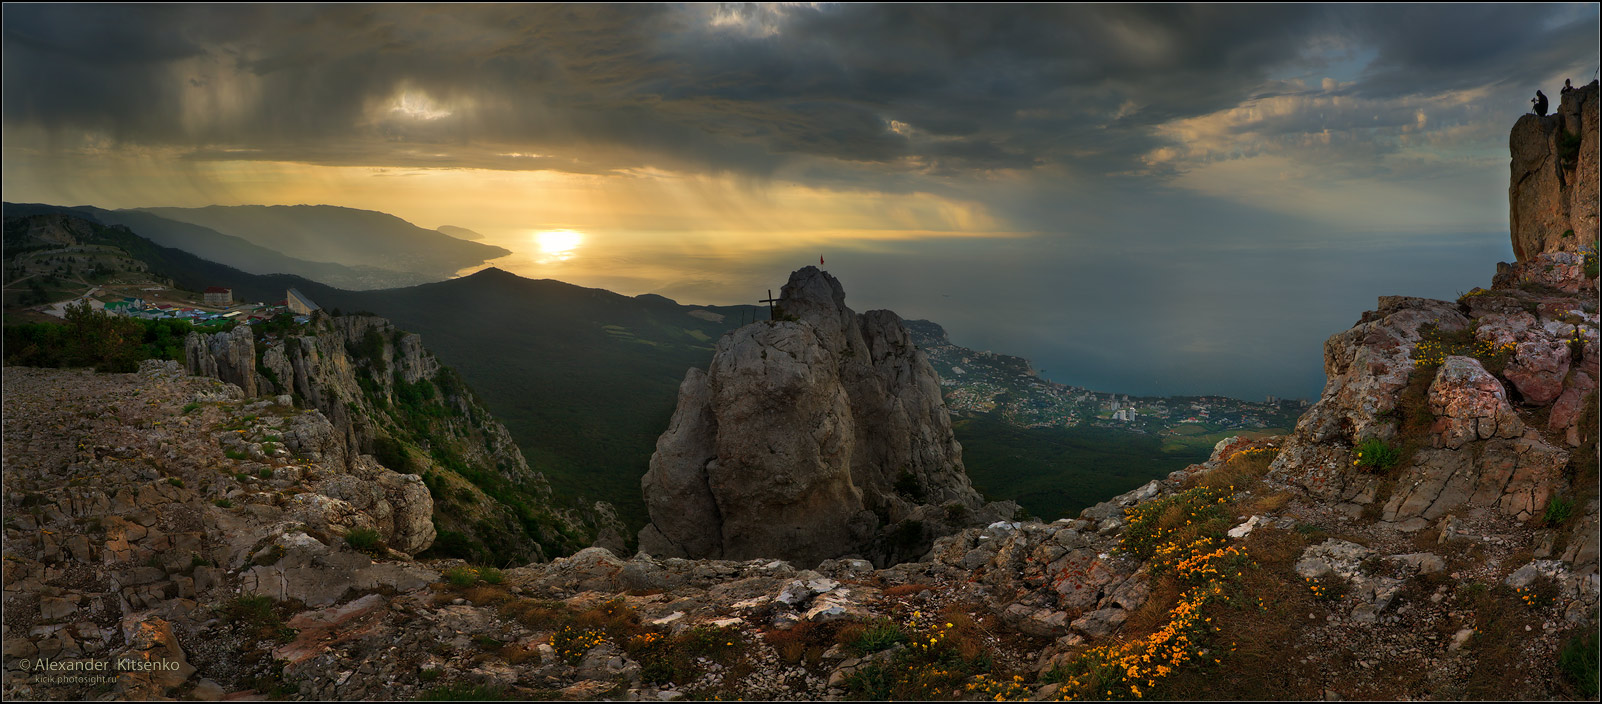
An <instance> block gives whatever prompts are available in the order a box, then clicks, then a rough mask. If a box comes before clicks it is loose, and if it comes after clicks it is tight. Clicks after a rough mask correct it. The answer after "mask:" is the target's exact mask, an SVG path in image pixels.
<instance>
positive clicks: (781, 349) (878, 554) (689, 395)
mask: <svg viewBox="0 0 1602 704" xmlns="http://www.w3.org/2000/svg"><path fill="white" fill-rule="evenodd" d="M778 310H779V311H781V312H780V314H779V315H777V316H776V319H775V320H772V321H764V322H760V323H755V324H752V325H747V326H744V327H742V328H739V329H737V330H735V331H732V332H730V333H729V334H727V335H725V336H724V337H723V339H721V340H719V341H718V345H717V350H716V351H715V352H714V354H713V358H712V363H711V365H710V367H709V369H708V370H707V371H706V372H702V371H701V370H699V369H692V370H690V372H689V373H688V374H687V375H686V376H685V379H684V382H683V384H681V385H680V387H679V404H678V408H677V410H676V411H675V412H674V415H673V419H672V422H671V423H670V425H669V428H668V430H667V432H665V433H663V434H662V436H661V438H660V439H658V441H657V451H656V453H655V454H654V455H653V456H652V458H651V469H650V471H649V472H647V473H646V475H645V477H644V478H643V479H642V481H641V486H642V489H643V491H644V493H645V499H646V504H647V507H648V508H649V510H650V513H651V520H652V523H651V525H649V526H647V527H646V528H645V529H644V530H643V531H641V533H640V545H641V549H643V550H645V551H647V552H650V553H651V554H654V555H671V556H692V557H718V558H727V559H747V558H757V557H778V558H785V559H794V560H797V561H799V562H802V563H808V564H811V563H816V562H818V561H820V560H823V559H828V558H831V557H839V556H842V555H847V554H853V553H855V554H861V555H864V556H868V557H870V558H871V559H873V560H874V561H875V562H877V563H879V564H886V563H890V562H895V561H898V560H901V559H906V558H908V557H912V556H914V555H915V554H916V553H917V552H920V551H921V549H922V546H926V545H927V544H928V541H929V540H930V539H932V538H933V537H934V536H935V535H936V534H937V533H938V532H940V531H941V530H942V527H943V526H946V525H948V524H950V523H953V522H958V521H961V520H972V519H973V517H974V516H975V515H976V513H979V512H982V509H983V507H984V501H983V499H982V498H981V497H980V496H979V494H978V492H976V491H974V489H973V487H972V485H971V484H970V483H969V481H968V478H967V475H966V473H965V472H964V470H963V467H962V456H961V451H962V449H961V447H960V446H959V445H958V444H957V441H956V437H955V435H954V434H953V433H952V430H951V421H950V419H949V417H948V416H947V415H946V411H945V404H944V401H943V400H942V399H941V395H940V386H939V379H938V378H937V377H936V375H935V373H934V370H933V368H932V367H930V366H929V363H928V360H927V359H926V358H925V357H924V356H923V353H922V352H920V351H919V350H918V349H917V348H916V347H915V346H914V345H913V344H912V342H911V339H910V338H909V336H908V333H907V331H906V328H905V327H903V326H902V325H901V320H900V318H899V317H897V316H896V315H895V314H894V313H892V312H890V311H870V312H868V313H865V314H862V315H858V314H857V313H855V312H853V311H852V310H851V309H850V308H847V307H846V305H845V292H844V290H843V289H842V288H841V286H840V283H839V281H837V280H835V278H834V277H832V276H830V275H828V274H826V273H824V272H822V271H820V270H818V269H817V268H816V267H807V268H805V269H801V270H799V271H797V272H795V273H794V274H791V276H790V280H789V282H788V283H786V284H785V286H784V288H783V290H782V293H781V295H780V300H779V304H778ZM1001 513H1007V514H1008V515H1005V516H1002V515H1000V514H1001ZM987 515H989V516H990V517H1002V518H1009V517H1010V510H1009V508H1008V507H1003V506H993V507H991V508H990V509H989V514H987Z"/></svg>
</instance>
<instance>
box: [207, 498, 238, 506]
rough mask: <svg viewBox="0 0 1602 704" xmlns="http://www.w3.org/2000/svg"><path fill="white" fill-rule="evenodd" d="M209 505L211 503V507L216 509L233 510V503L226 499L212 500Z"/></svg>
mask: <svg viewBox="0 0 1602 704" xmlns="http://www.w3.org/2000/svg"><path fill="white" fill-rule="evenodd" d="M211 503H212V505H213V506H216V507H217V508H233V507H234V502H232V501H229V500H228V499H213V500H212V502H211Z"/></svg>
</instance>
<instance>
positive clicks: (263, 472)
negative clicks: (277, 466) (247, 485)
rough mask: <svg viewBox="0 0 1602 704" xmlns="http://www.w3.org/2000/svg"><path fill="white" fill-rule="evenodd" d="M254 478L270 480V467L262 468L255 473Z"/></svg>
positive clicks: (271, 474) (271, 473)
mask: <svg viewBox="0 0 1602 704" xmlns="http://www.w3.org/2000/svg"><path fill="white" fill-rule="evenodd" d="M256 476H258V477H261V478H262V479H272V478H273V470H272V468H270V467H262V468H261V469H259V470H257V471H256Z"/></svg>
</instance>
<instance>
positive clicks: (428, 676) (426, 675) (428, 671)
mask: <svg viewBox="0 0 1602 704" xmlns="http://www.w3.org/2000/svg"><path fill="white" fill-rule="evenodd" d="M442 674H445V671H444V670H441V669H439V668H437V667H425V668H423V669H421V670H418V671H417V681H418V682H422V683H424V684H427V683H429V682H433V681H434V680H437V679H439V676H440V675H442Z"/></svg>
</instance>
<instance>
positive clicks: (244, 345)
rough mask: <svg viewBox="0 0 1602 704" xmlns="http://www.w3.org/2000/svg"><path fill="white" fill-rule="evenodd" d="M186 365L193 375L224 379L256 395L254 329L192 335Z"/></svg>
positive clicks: (187, 343)
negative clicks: (252, 330)
mask: <svg viewBox="0 0 1602 704" xmlns="http://www.w3.org/2000/svg"><path fill="white" fill-rule="evenodd" d="M184 364H185V366H186V367H188V369H189V373H190V374H193V375H195V376H206V377H211V378H213V379H221V380H223V381H226V382H228V383H230V384H233V385H235V386H238V387H239V388H240V390H241V391H244V392H245V395H246V396H247V397H248V396H256V395H258V392H259V391H260V390H259V389H258V388H257V376H256V338H255V335H254V333H252V332H251V330H250V327H249V326H246V325H241V326H239V327H236V328H234V329H233V330H227V331H224V332H219V333H214V334H210V335H205V334H201V333H198V332H191V333H189V335H188V336H186V337H185V338H184Z"/></svg>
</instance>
